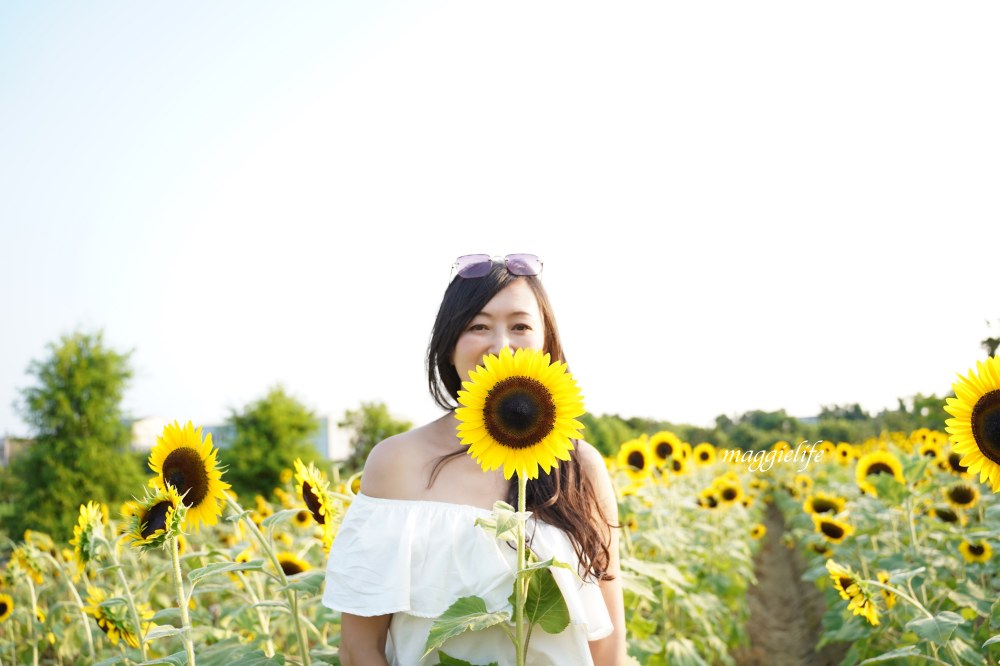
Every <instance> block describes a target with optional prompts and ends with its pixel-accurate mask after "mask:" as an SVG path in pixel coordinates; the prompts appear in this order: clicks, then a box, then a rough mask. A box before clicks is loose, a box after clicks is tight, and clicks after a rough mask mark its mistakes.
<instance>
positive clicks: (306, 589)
mask: <svg viewBox="0 0 1000 666" xmlns="http://www.w3.org/2000/svg"><path fill="white" fill-rule="evenodd" d="M325 579H326V570H325V569H310V570H309V571H303V572H302V573H299V574H295V575H294V576H289V577H288V585H285V586H284V587H283V588H281V589H283V590H296V591H297V592H302V593H303V594H316V593H317V592H319V588H321V587H323V581H324V580H325Z"/></svg>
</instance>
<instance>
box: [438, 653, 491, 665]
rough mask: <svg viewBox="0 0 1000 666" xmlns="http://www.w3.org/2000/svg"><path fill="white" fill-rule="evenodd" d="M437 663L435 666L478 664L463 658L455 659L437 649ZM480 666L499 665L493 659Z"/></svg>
mask: <svg viewBox="0 0 1000 666" xmlns="http://www.w3.org/2000/svg"><path fill="white" fill-rule="evenodd" d="M438 659H439V661H438V663H437V666H480V665H479V664H473V663H472V662H469V661H465V660H464V659H456V658H455V657H451V656H449V655H446V654H445V653H444V652H441V651H438ZM482 666H500V664H498V663H497V662H495V661H491V662H490V663H489V664H484V665H482Z"/></svg>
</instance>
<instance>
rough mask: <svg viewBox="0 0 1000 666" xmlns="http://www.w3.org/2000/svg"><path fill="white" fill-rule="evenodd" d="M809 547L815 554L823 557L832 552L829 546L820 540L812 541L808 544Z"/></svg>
mask: <svg viewBox="0 0 1000 666" xmlns="http://www.w3.org/2000/svg"><path fill="white" fill-rule="evenodd" d="M809 548H811V549H812V551H813V552H814V553H816V554H817V555H823V556H824V557H830V555H832V554H833V553H831V552H830V547H829V546H828V545H826V544H825V543H823V542H822V541H814V542H812V543H811V544H809Z"/></svg>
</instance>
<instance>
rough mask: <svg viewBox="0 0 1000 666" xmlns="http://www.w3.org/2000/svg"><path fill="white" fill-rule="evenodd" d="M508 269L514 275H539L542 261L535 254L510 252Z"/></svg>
mask: <svg viewBox="0 0 1000 666" xmlns="http://www.w3.org/2000/svg"><path fill="white" fill-rule="evenodd" d="M506 259H507V270H508V271H510V272H511V273H512V274H514V275H539V274H540V273H541V272H542V261H541V259H539V258H538V257H536V256H535V255H533V254H508V255H507V258H506Z"/></svg>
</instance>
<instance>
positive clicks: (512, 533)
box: [476, 500, 531, 541]
mask: <svg viewBox="0 0 1000 666" xmlns="http://www.w3.org/2000/svg"><path fill="white" fill-rule="evenodd" d="M530 515H531V512H530V511H525V512H524V513H518V512H517V511H516V510H515V509H514V507H512V506H511V505H510V504H507V503H506V502H504V501H502V500H498V501H497V502H496V503H494V504H493V513H492V514H490V517H489V518H477V519H476V525H477V526H479V527H482V528H483V529H485V530H486V531H488V532H490V531H491V532H493V534H494V535H495V536H496V538H497V539H499V540H500V541H516V540H517V533H518V531H519V530H520V529H521V526H523V525H524V523H525V521H527V520H528V516H530Z"/></svg>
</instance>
